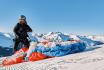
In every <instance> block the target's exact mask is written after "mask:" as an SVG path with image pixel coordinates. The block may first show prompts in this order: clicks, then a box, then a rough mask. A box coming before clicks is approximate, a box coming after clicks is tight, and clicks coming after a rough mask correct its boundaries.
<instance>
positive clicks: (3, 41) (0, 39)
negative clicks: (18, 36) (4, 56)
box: [0, 32, 13, 48]
mask: <svg viewBox="0 0 104 70" xmlns="http://www.w3.org/2000/svg"><path fill="white" fill-rule="evenodd" d="M12 37H13V36H12V35H11V34H9V33H1V32H0V46H1V47H8V48H10V47H12V45H13V41H12Z"/></svg>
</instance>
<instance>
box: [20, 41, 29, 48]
mask: <svg viewBox="0 0 104 70" xmlns="http://www.w3.org/2000/svg"><path fill="white" fill-rule="evenodd" d="M22 43H23V44H24V47H27V48H29V46H30V42H29V41H28V39H24V40H23V42H22Z"/></svg>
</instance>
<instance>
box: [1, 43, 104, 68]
mask: <svg viewBox="0 0 104 70" xmlns="http://www.w3.org/2000/svg"><path fill="white" fill-rule="evenodd" d="M1 61H2V58H1ZM103 65H104V45H102V47H101V48H96V49H94V50H91V51H90V50H89V51H85V52H81V53H76V54H70V55H66V56H63V57H55V58H50V59H45V60H40V61H35V62H24V63H19V64H15V65H11V66H6V67H0V70H104V66H103Z"/></svg>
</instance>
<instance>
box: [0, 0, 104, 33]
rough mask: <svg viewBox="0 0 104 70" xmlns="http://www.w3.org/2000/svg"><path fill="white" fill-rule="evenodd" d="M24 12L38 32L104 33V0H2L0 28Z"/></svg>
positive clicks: (8, 27)
mask: <svg viewBox="0 0 104 70" xmlns="http://www.w3.org/2000/svg"><path fill="white" fill-rule="evenodd" d="M21 14H23V15H25V16H26V17H27V22H28V24H29V25H30V26H31V28H32V29H33V31H34V32H36V33H44V32H51V31H60V32H64V33H75V34H104V31H103V30H104V0H0V32H12V29H13V27H14V26H15V25H16V23H17V22H18V18H19V16H20V15H21Z"/></svg>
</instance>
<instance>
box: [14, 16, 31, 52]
mask: <svg viewBox="0 0 104 70" xmlns="http://www.w3.org/2000/svg"><path fill="white" fill-rule="evenodd" d="M13 31H14V33H15V39H14V52H15V51H17V50H18V49H17V48H18V46H19V43H20V42H21V43H22V44H23V45H24V46H25V47H29V44H30V43H29V40H28V37H29V36H28V34H27V32H32V29H31V28H30V27H29V25H28V24H27V22H26V17H25V16H24V15H21V16H20V19H19V23H17V24H16V26H15V27H14V30H13Z"/></svg>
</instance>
